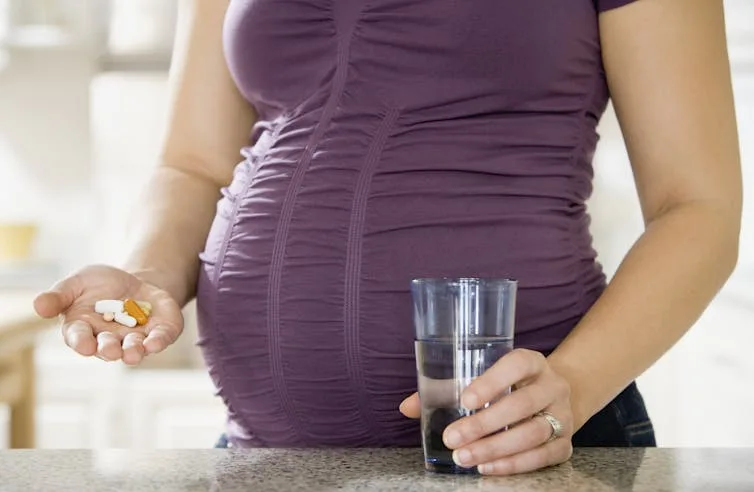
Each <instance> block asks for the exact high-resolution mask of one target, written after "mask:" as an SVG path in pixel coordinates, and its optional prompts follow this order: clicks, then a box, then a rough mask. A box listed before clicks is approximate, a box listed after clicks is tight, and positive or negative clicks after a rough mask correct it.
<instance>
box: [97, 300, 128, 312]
mask: <svg viewBox="0 0 754 492" xmlns="http://www.w3.org/2000/svg"><path fill="white" fill-rule="evenodd" d="M94 312H95V313H99V314H105V313H120V312H123V301H118V300H114V299H105V300H103V301H97V302H95V303H94Z"/></svg>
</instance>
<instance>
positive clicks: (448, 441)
mask: <svg viewBox="0 0 754 492" xmlns="http://www.w3.org/2000/svg"><path fill="white" fill-rule="evenodd" d="M460 444H461V434H460V433H459V432H458V431H454V430H452V431H450V432H447V433H446V434H445V445H446V446H448V447H449V448H455V447H457V446H460Z"/></svg>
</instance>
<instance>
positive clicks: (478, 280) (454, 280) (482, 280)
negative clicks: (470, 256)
mask: <svg viewBox="0 0 754 492" xmlns="http://www.w3.org/2000/svg"><path fill="white" fill-rule="evenodd" d="M411 284H412V285H500V286H514V285H518V280H516V279H513V278H507V277H427V278H415V279H412V280H411Z"/></svg>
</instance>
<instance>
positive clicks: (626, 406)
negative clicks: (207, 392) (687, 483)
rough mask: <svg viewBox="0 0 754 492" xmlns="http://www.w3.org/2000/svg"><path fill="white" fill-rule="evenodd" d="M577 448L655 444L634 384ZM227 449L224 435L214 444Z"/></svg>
mask: <svg viewBox="0 0 754 492" xmlns="http://www.w3.org/2000/svg"><path fill="white" fill-rule="evenodd" d="M572 441H573V445H574V446H575V447H590V446H591V447H595V446H596V447H621V448H626V447H654V446H656V443H655V433H654V428H653V427H652V422H651V421H650V420H649V415H647V409H646V407H645V406H644V399H643V398H642V396H641V393H639V389H638V388H637V387H636V383H631V384H630V385H628V387H627V388H626V389H624V390H623V391H622V392H621V393H620V394H619V395H618V396H617V397H615V399H614V400H613V401H611V402H610V403H608V404H607V406H606V407H605V408H603V409H602V410H600V411H599V412H598V413H596V414H595V415H594V416H593V417H592V418H591V419H589V421H588V422H587V423H586V424H585V425H584V426H583V427H582V428H581V429H580V430H579V431H578V432H577V433H576V434H575V435H574V436H573V439H572ZM215 447H216V448H227V447H228V439H227V437H225V435H222V436H220V439H219V440H218V441H217V443H216V444H215Z"/></svg>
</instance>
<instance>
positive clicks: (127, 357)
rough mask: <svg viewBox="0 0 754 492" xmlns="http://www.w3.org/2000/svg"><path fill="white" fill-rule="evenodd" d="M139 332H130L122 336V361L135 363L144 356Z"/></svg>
mask: <svg viewBox="0 0 754 492" xmlns="http://www.w3.org/2000/svg"><path fill="white" fill-rule="evenodd" d="M145 338H146V337H145V336H144V334H143V333H140V332H136V331H134V332H131V333H129V334H128V335H126V336H125V337H124V338H123V347H122V348H123V362H124V363H126V364H128V365H136V364H138V363H139V362H141V361H142V359H143V358H144V351H145V349H144V339H145Z"/></svg>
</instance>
